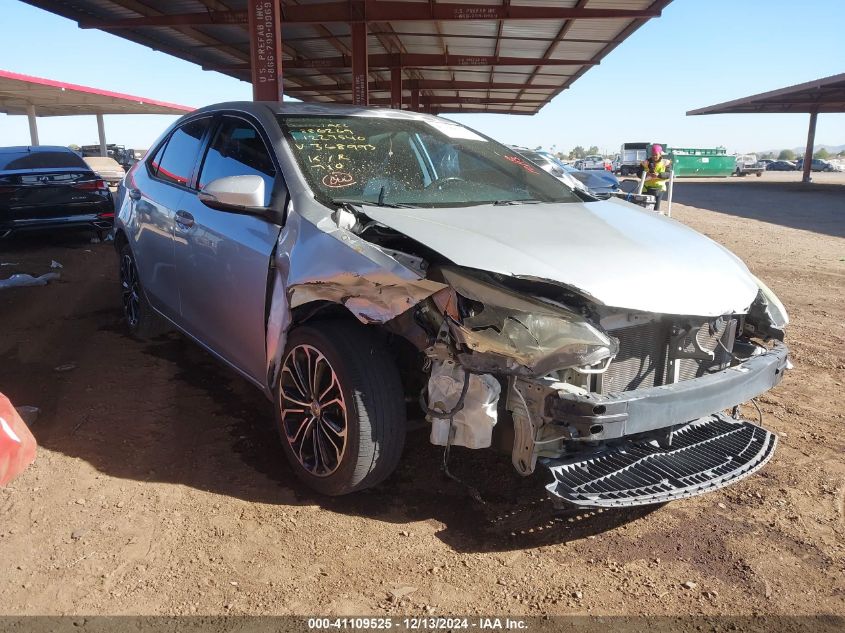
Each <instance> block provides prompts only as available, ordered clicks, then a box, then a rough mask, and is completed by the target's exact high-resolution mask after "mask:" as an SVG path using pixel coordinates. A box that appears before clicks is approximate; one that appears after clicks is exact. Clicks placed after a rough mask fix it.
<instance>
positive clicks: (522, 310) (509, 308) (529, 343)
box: [443, 269, 618, 376]
mask: <svg viewBox="0 0 845 633" xmlns="http://www.w3.org/2000/svg"><path fill="white" fill-rule="evenodd" d="M443 276H444V278H445V279H446V281H448V282H449V284H450V286H451V287H452V288H454V289H455V291H456V292H457V293H458V294H460V295H461V296H464V297H466V298H468V299H471V300H473V301H475V302H477V303H478V310H477V311H476V312H475V313H474V314H471V315H468V316H464V318H463V321H462V323H457V322H455V321H451V322H450V328H451V333H452V335H453V336H454V337H455V339H456V340H458V341H459V342H461V343H462V344H463V345H464V346H465V347H467V348H469V349H470V350H472V353H464V354H460V355H459V358H460V361H461V363H462V364H463V365H464V366H465V367H467V368H469V369H472V370H473V371H481V372H492V373H508V374H518V375H525V376H542V375H544V374H547V373H548V372H550V371H553V370H555V369H562V368H567V367H579V368H587V367H592V366H595V365H598V364H599V363H602V361H606V360H608V359H610V358H612V357H613V356H615V355H616V353H617V351H618V342H617V341H616V339H614V338H613V337H611V336H609V335H608V334H606V333H604V332H602V331H601V330H599V329H598V328H596V327H594V326H593V325H591V324H590V323H588V322H587V321H586V320H584V319H583V318H582V317H581V316H580V315H578V314H575V313H574V312H570V311H568V310H566V309H564V308H563V307H557V306H555V305H553V304H550V303H545V302H542V301H539V300H535V299H532V298H530V297H524V296H520V295H517V294H515V293H511V292H509V291H507V290H505V289H503V288H498V287H496V286H493V285H491V284H487V283H484V282H481V281H478V280H476V279H473V278H472V277H470V276H468V275H466V274H464V273H462V272H459V271H457V270H455V269H443Z"/></svg>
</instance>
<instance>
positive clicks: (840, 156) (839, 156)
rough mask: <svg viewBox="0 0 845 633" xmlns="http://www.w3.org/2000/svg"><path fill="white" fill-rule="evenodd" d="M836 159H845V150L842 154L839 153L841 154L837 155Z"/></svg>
mask: <svg viewBox="0 0 845 633" xmlns="http://www.w3.org/2000/svg"><path fill="white" fill-rule="evenodd" d="M836 157H837V158H845V149H843V150H842V151H841V152H839V153H838V154H837V155H836Z"/></svg>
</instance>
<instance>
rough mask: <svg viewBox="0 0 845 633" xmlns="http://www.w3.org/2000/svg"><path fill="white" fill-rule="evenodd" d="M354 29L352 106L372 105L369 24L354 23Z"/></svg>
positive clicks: (352, 25)
mask: <svg viewBox="0 0 845 633" xmlns="http://www.w3.org/2000/svg"><path fill="white" fill-rule="evenodd" d="M351 28H352V104H353V105H357V106H366V105H369V104H370V86H369V83H368V82H369V80H368V74H369V68H368V67H367V66H368V59H367V23H366V22H353V23H352V24H351Z"/></svg>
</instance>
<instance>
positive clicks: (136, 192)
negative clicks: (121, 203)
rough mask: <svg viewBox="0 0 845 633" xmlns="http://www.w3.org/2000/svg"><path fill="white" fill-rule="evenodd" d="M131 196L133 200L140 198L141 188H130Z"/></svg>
mask: <svg viewBox="0 0 845 633" xmlns="http://www.w3.org/2000/svg"><path fill="white" fill-rule="evenodd" d="M129 197H130V198H132V199H133V200H140V199H141V190H140V189H130V190H129Z"/></svg>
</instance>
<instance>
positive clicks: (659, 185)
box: [640, 145, 672, 211]
mask: <svg viewBox="0 0 845 633" xmlns="http://www.w3.org/2000/svg"><path fill="white" fill-rule="evenodd" d="M640 166H641V168H642V169H643V170H644V171H645V174H646V176H645V186H644V187H643V193H645V194H648V195H651V196H654V210H655V211H660V200H661V198H663V194H665V193H666V181H667V180H669V174H670V170H671V167H672V161H670V160H667V159H665V158H663V147H662V146H660V145H652V146H651V157H650V158H649V159H648V160H644V161H643V162H642V163H640ZM640 174H642V172H640Z"/></svg>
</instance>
